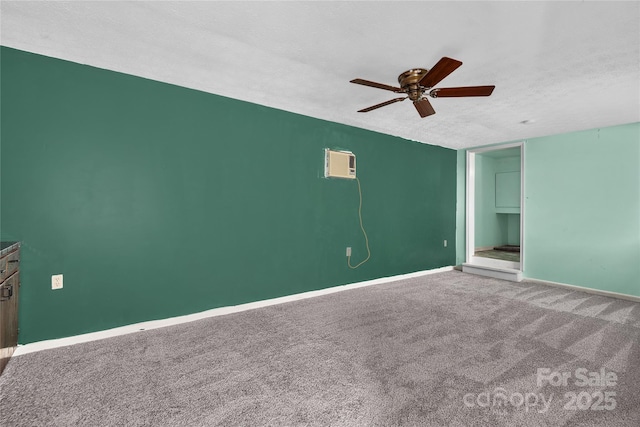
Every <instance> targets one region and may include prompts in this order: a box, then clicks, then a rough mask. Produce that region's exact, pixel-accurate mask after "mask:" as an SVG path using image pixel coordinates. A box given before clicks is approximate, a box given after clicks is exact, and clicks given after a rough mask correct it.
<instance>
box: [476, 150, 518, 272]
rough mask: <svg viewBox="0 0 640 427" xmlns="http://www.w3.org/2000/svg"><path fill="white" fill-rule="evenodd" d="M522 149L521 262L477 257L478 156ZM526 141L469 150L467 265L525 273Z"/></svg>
mask: <svg viewBox="0 0 640 427" xmlns="http://www.w3.org/2000/svg"><path fill="white" fill-rule="evenodd" d="M514 147H520V262H519V263H515V262H509V261H503V260H496V259H491V258H482V257H477V256H475V231H476V230H475V184H476V181H475V178H476V154H483V153H487V152H490V151H498V150H504V149H507V148H514ZM524 152H525V150H524V141H520V142H513V143H509V144H502V145H495V146H491V147H482V148H470V149H468V150H467V161H466V169H467V182H466V216H467V217H466V250H465V261H466V263H467V264H470V265H476V266H483V267H489V268H491V267H494V268H498V269H504V268H507V269H512V270H519V271H520V272H523V271H524V265H525V264H524V263H525V256H524V255H525V241H524V223H525V222H524V221H525V217H524V212H525V209H524V205H525V197H524V194H525V193H524V189H525V186H524Z"/></svg>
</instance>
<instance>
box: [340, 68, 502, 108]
mask: <svg viewBox="0 0 640 427" xmlns="http://www.w3.org/2000/svg"><path fill="white" fill-rule="evenodd" d="M461 65H462V62H460V61H458V60H456V59H452V58H448V57H446V56H445V57H443V58H441V59H440V61H438V63H437V64H436V65H434V66H433V68H431V69H430V70H429V69H426V68H412V69H411V70H407V71H405V72H404V73H402V74H400V75H399V76H398V83H399V84H400V87H395V86H389V85H386V84H382V83H376V82H372V81H369V80H364V79H353V80H351V83H356V84H360V85H364V86H371V87H375V88H378V89H384V90H389V91H391V92H395V93H405V94H406V95H407V96H406V97H400V98H394V99H391V100H389V101H385V102H382V103H380V104H376V105H372V106H371V107H367V108H363V109H362V110H358V112H359V113H366V112H369V111H372V110H375V109H377V108H380V107H384V106H387V105H390V104H393V103H396V102H400V101H404V100H405V99H410V100H411V101H413V105H414V107H415V108H416V110H417V111H418V114H420V117H427V116H430V115H432V114H435V113H436V111H435V110H434V109H433V107H432V106H431V103H430V102H429V100H428V99H427V96H430V97H431V98H452V97H467V96H489V95H491V93H492V92H493V89H495V86H465V87H450V88H442V89H433V87H434V86H435V85H437V84H438V83H440V82H441V81H442V80H443V79H444V78H445V77H447V76H448V75H449V74H451V73H452V72H453V71H454V70H456V69H457V68H458V67H459V66H461Z"/></svg>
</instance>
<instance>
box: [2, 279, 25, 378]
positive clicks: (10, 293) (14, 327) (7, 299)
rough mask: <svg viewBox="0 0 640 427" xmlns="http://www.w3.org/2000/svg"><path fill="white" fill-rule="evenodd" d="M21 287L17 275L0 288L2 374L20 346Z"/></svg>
mask: <svg viewBox="0 0 640 427" xmlns="http://www.w3.org/2000/svg"><path fill="white" fill-rule="evenodd" d="M19 285H20V279H19V277H18V273H15V274H13V275H12V276H11V277H9V278H8V279H7V280H5V281H4V283H2V285H1V286H0V374H1V373H2V371H3V370H4V367H5V366H6V365H7V363H8V362H9V358H10V357H11V355H12V354H13V351H14V350H15V348H16V346H17V345H18V292H19Z"/></svg>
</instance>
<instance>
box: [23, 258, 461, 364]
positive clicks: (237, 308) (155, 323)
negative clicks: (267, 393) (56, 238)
mask: <svg viewBox="0 0 640 427" xmlns="http://www.w3.org/2000/svg"><path fill="white" fill-rule="evenodd" d="M451 270H453V266H448V267H441V268H435V269H433V270H424V271H417V272H415V273H408V274H400V275H397V276H390V277H381V278H379V279H373V280H367V281H364V282H357V283H351V284H348V285H340V286H334V287H330V288H326V289H319V290H316V291H309V292H303V293H300V294H294V295H287V296H284V297H278V298H272V299H268V300H262V301H256V302H250V303H246V304H240V305H234V306H227V307H219V308H213V309H211V310H207V311H202V312H200V313H193V314H187V315H184V316H177V317H171V318H168V319H161V320H151V321H148V322H141V323H134V324H131V325H126V326H120V327H118V328H113V329H107V330H104V331H98V332H91V333H87V334H82V335H74V336H71V337H65V338H58V339H53V340H46V341H38V342H33V343H29V344H24V345H19V346H18V348H16V350H15V352H14V353H13V357H18V356H21V355H24V354H28V353H33V352H36V351H42V350H49V349H52V348H58V347H66V346H69V345H74V344H80V343H85V342H90V341H97V340H101V339H105V338H112V337H116V336H120V335H127V334H132V333H135V332H140V331H145V330H149V329H157V328H163V327H165V326H172V325H179V324H181V323H187V322H193V321H195V320H200V319H206V318H208V317H215V316H223V315H225V314H231V313H238V312H241V311H247V310H253V309H255V308H261V307H268V306H271V305H276V304H282V303H285V302H291V301H298V300H302V299H307V298H313V297H317V296H321V295H328V294H332V293H335V292H341V291H346V290H349V289H357V288H362V287H365V286H372V285H379V284H382V283H388V282H395V281H397V280H403V279H410V278H413V277H420V276H426V275H429V274H435V273H442V272H445V271H451Z"/></svg>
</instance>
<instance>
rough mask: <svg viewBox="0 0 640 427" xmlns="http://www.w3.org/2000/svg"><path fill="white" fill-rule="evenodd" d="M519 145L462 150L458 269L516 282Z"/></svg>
mask: <svg viewBox="0 0 640 427" xmlns="http://www.w3.org/2000/svg"><path fill="white" fill-rule="evenodd" d="M523 160H524V159H523V143H522V142H519V143H514V144H506V145H501V146H498V147H485V148H478V149H470V150H468V151H467V236H466V243H467V248H466V262H465V264H463V271H468V272H471V273H476V274H482V275H486V276H491V277H498V278H504V279H508V280H514V281H520V280H521V278H522V270H523V265H524V250H523V249H524V245H523V238H522V237H523V229H524V227H523V226H524V221H523V215H522V206H523V204H524V202H523V199H524V198H523V194H524V180H523V172H524V161H523Z"/></svg>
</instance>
